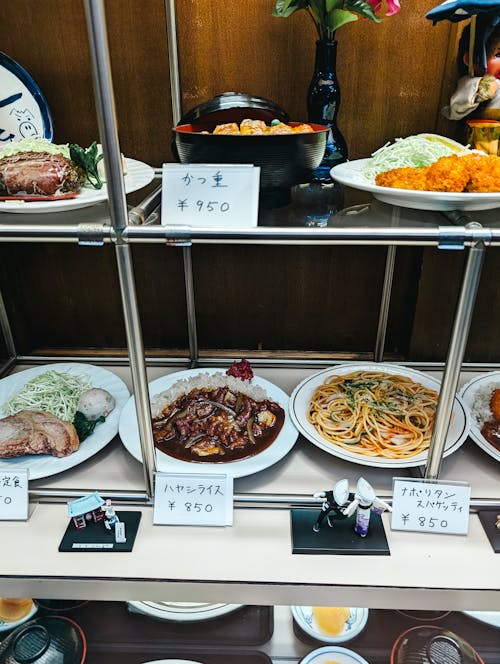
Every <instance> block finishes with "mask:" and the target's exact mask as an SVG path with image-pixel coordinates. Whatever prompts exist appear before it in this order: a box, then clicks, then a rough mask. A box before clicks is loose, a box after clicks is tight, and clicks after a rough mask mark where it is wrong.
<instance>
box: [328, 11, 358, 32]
mask: <svg viewBox="0 0 500 664" xmlns="http://www.w3.org/2000/svg"><path fill="white" fill-rule="evenodd" d="M357 20H358V17H357V15H356V14H353V13H352V12H348V11H345V9H333V10H332V11H331V12H330V13H329V14H328V29H329V30H330V31H332V32H335V30H338V29H339V28H340V27H341V26H343V25H345V24H346V23H352V21H357Z"/></svg>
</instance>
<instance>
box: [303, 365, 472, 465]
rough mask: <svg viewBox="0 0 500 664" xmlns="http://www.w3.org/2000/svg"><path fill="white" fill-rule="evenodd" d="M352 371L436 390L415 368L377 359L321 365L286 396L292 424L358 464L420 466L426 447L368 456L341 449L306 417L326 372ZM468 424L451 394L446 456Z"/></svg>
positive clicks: (431, 380)
mask: <svg viewBox="0 0 500 664" xmlns="http://www.w3.org/2000/svg"><path fill="white" fill-rule="evenodd" d="M352 371H381V372H384V373H387V374H392V375H395V374H396V375H400V376H407V377H408V378H411V379H412V380H413V381H415V382H416V383H421V384H422V385H423V386H424V387H427V388H430V389H431V390H436V391H437V392H439V390H440V382H439V381H438V380H436V379H435V378H433V377H432V376H429V375H428V374H425V373H423V372H421V371H416V370H415V369H410V368H408V367H403V366H400V365H396V364H378V363H377V362H369V363H365V364H343V365H340V366H336V367H330V368H328V369H323V370H322V371H319V372H318V373H315V374H312V375H311V376H309V377H308V378H306V379H304V380H303V381H302V382H301V383H299V385H297V387H296V388H295V390H294V391H293V392H292V395H291V397H290V415H291V417H292V420H293V422H294V424H295V426H296V427H297V428H298V430H299V431H300V433H301V434H303V435H304V436H305V437H306V438H307V440H309V441H310V442H311V443H313V445H316V446H317V447H320V448H321V449H322V450H325V452H328V454H333V456H337V457H339V458H341V459H345V460H346V461H352V462H353V463H359V464H360V465H362V466H376V467H379V468H412V467H415V466H423V465H425V462H426V460H427V451H425V452H421V453H420V454H417V455H416V456H413V457H409V458H408V459H386V458H384V457H380V458H377V457H368V456H365V455H363V454H358V453H357V452H355V451H354V450H353V451H350V450H345V449H344V448H343V447H340V446H339V445H334V444H333V443H329V442H328V441H327V440H325V439H324V438H323V437H322V436H321V435H320V434H319V433H318V432H317V431H316V429H315V428H314V427H313V425H312V424H310V423H309V422H308V421H307V416H306V414H307V409H308V407H309V403H310V400H311V397H312V394H313V392H314V390H315V389H316V388H317V387H319V386H320V385H322V384H323V383H324V381H325V380H326V378H327V377H328V376H332V375H335V376H342V375H343V374H347V373H351V372H352ZM469 428H470V416H469V413H468V410H467V409H466V408H465V407H464V405H463V403H462V401H461V400H460V398H459V397H455V400H454V404H453V417H452V420H451V424H450V428H449V430H448V436H447V438H446V444H445V451H444V456H445V457H446V456H449V455H450V454H452V453H453V452H456V450H458V448H459V447H460V446H461V445H462V443H463V442H464V441H465V440H466V438H467V435H468V433H469Z"/></svg>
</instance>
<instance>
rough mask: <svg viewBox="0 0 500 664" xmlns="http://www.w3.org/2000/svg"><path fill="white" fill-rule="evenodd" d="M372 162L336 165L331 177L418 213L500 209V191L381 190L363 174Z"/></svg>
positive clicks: (386, 188) (358, 161) (361, 161)
mask: <svg viewBox="0 0 500 664" xmlns="http://www.w3.org/2000/svg"><path fill="white" fill-rule="evenodd" d="M369 161H370V159H356V160H354V161H346V162H345V163H344V164H338V166H334V167H333V168H332V170H331V171H330V174H331V176H332V178H333V179H334V180H337V182H340V184H343V185H345V186H346V187H352V188H353V189H360V190H361V191H368V192H370V193H372V194H373V196H374V197H375V198H377V199H378V200H379V201H383V202H384V203H390V204H391V205H399V206H401V207H405V208H413V209H415V210H435V211H438V212H443V211H446V210H470V211H472V210H491V209H493V208H497V207H500V192H491V193H489V192H488V193H481V194H474V193H459V192H457V193H455V192H451V191H413V190H411V189H396V188H392V187H379V186H378V185H376V184H375V183H374V182H373V181H372V180H369V179H368V178H366V177H365V175H364V170H365V168H366V166H367V164H368V162H369Z"/></svg>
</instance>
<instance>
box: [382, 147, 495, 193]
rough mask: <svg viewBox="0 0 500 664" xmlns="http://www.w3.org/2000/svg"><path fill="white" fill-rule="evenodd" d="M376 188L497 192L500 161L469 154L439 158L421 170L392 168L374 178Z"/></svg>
mask: <svg viewBox="0 0 500 664" xmlns="http://www.w3.org/2000/svg"><path fill="white" fill-rule="evenodd" d="M375 184H377V185H378V186H379V187H393V188H398V189H410V190H418V191H440V192H456V193H457V192H458V193H461V192H469V193H485V192H500V157H497V156H496V155H481V154H478V153H475V152H474V153H470V154H465V155H450V156H447V157H441V158H440V159H438V160H437V161H435V162H434V163H433V164H431V165H430V166H424V167H422V168H394V169H392V170H389V171H385V172H383V173H379V174H378V175H377V176H376V178H375Z"/></svg>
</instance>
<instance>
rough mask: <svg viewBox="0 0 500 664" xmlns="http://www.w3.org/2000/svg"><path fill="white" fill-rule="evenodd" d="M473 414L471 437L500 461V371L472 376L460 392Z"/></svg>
mask: <svg viewBox="0 0 500 664" xmlns="http://www.w3.org/2000/svg"><path fill="white" fill-rule="evenodd" d="M460 395H461V397H462V398H463V399H464V401H465V403H466V404H467V406H468V407H469V410H470V412H471V415H472V424H471V438H472V439H473V440H474V441H475V442H476V443H477V444H478V445H479V447H481V448H482V449H483V450H484V451H485V452H487V454H489V455H490V456H491V457H493V458H494V459H497V461H500V372H498V371H491V372H488V373H485V374H481V375H480V376H476V377H475V378H472V379H471V380H470V381H469V382H468V383H467V384H466V385H464V387H463V388H462V390H461V392H460Z"/></svg>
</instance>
